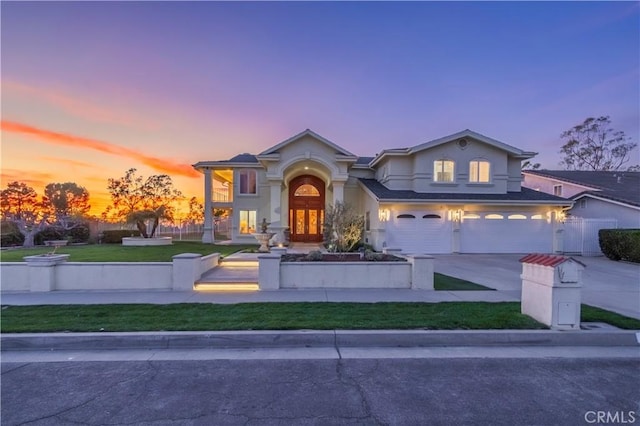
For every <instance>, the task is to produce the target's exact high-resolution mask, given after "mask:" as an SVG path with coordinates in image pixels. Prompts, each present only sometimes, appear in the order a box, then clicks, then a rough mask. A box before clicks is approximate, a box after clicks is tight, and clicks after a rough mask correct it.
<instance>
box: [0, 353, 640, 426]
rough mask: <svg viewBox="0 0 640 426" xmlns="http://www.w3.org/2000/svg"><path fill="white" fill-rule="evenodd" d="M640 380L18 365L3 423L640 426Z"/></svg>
mask: <svg viewBox="0 0 640 426" xmlns="http://www.w3.org/2000/svg"><path fill="white" fill-rule="evenodd" d="M576 350H579V348H576ZM639 372H640V361H639V360H638V359H633V358H631V359H629V358H627V359H571V358H530V359H529V358H520V359H509V358H503V359H490V358H485V359H483V358H476V359H473V358H471V359H433V358H431V359H425V358H423V359H404V358H398V359H297V360H294V359H289V360H201V361H183V360H172V361H147V362H140V361H127V362H90V361H89V362H34V363H18V362H12V363H3V364H2V398H1V403H2V407H1V413H0V414H1V416H2V425H21V424H29V425H105V424H106V425H111V424H117V425H123V424H136V425H307V424H309V425H345V424H347V425H348V424H358V425H377V424H389V425H450V424H453V425H464V424H469V425H509V426H513V425H584V424H594V423H589V422H587V420H593V419H596V417H595V416H597V412H603V411H604V412H608V413H611V415H614V413H618V414H617V415H618V419H622V418H625V419H626V420H627V423H630V421H629V420H631V419H632V418H633V419H634V423H639V424H640V413H638V410H640V405H639V403H640V373H639ZM629 412H632V413H631V414H630V413H629ZM591 413H593V414H591ZM585 416H586V417H585ZM620 416H623V417H620ZM625 416H626V417H625ZM618 423H621V422H620V421H619V422H618Z"/></svg>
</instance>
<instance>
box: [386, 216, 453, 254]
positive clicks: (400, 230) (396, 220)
mask: <svg viewBox="0 0 640 426" xmlns="http://www.w3.org/2000/svg"><path fill="white" fill-rule="evenodd" d="M386 229H387V234H386V240H387V247H394V248H400V249H402V252H403V253H416V254H418V253H424V254H436V253H451V240H452V232H451V222H449V221H447V220H446V219H445V215H444V213H443V212H425V211H422V212H417V211H407V212H393V214H392V215H391V217H390V218H389V221H388V222H387V228H386Z"/></svg>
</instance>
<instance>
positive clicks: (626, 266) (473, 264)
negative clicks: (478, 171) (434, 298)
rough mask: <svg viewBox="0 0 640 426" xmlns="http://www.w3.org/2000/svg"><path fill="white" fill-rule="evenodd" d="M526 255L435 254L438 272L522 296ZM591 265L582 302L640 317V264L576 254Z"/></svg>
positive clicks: (586, 263) (575, 257) (576, 257)
mask: <svg viewBox="0 0 640 426" xmlns="http://www.w3.org/2000/svg"><path fill="white" fill-rule="evenodd" d="M523 256H524V254H448V255H435V256H434V257H435V271H436V272H439V273H442V274H446V275H450V276H452V277H457V278H462V279H465V280H468V281H472V282H475V283H478V284H482V285H485V286H487V287H491V288H495V289H496V290H503V291H506V292H509V293H511V294H513V295H517V297H518V298H519V297H520V294H521V291H522V281H521V279H520V274H521V272H522V265H521V264H520V262H519V259H520V258H522V257H523ZM573 257H574V259H576V260H579V261H580V262H582V263H584V264H585V265H586V266H587V267H586V268H585V270H584V271H583V273H582V279H583V287H582V302H583V303H586V304H587V305H591V306H597V307H599V308H603V309H607V310H609V311H614V312H618V313H620V314H622V315H626V316H629V317H633V318H638V319H640V265H636V264H632V263H625V262H614V261H612V260H609V259H607V258H606V257H584V256H573Z"/></svg>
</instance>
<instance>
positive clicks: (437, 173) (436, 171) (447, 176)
mask: <svg viewBox="0 0 640 426" xmlns="http://www.w3.org/2000/svg"><path fill="white" fill-rule="evenodd" d="M453 169H454V162H453V161H451V160H436V161H434V162H433V181H434V182H453Z"/></svg>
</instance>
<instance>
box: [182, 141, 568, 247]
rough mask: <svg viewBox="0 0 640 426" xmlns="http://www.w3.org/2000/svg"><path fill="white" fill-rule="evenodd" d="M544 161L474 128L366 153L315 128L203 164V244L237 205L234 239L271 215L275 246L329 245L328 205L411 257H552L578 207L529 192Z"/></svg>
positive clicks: (247, 237) (243, 238) (374, 240)
mask: <svg viewBox="0 0 640 426" xmlns="http://www.w3.org/2000/svg"><path fill="white" fill-rule="evenodd" d="M534 155H536V153H534V152H527V151H522V150H520V149H518V148H515V147H513V146H510V145H507V144H505V143H502V142H499V141H497V140H494V139H491V138H488V137H486V136H483V135H480V134H478V133H475V132H473V131H471V130H464V131H462V132H459V133H456V134H453V135H450V136H446V137H444V138H440V139H436V140H433V141H430V142H426V143H423V144H420V145H417V146H414V147H411V148H399V149H388V150H384V151H382V152H381V153H379V154H377V155H376V156H375V157H359V156H356V155H354V154H352V153H351V152H349V151H347V150H346V149H344V148H342V147H340V146H338V145H336V144H334V143H333V142H331V141H329V140H327V139H325V138H323V137H322V136H320V135H318V134H316V133H314V132H313V131H311V130H305V131H303V132H302V133H300V134H297V135H295V136H293V137H291V138H290V139H287V140H285V141H283V142H281V143H279V144H277V145H275V146H273V147H271V148H268V149H266V150H265V151H263V152H261V153H260V154H258V155H251V154H240V155H237V156H235V157H233V158H231V159H230V160H225V161H201V162H198V163H197V164H195V165H194V168H195V169H197V170H199V171H200V172H202V173H204V187H205V216H206V217H205V233H204V235H203V241H204V242H212V241H213V238H214V236H213V221H212V215H211V212H212V210H213V209H228V210H229V212H230V216H231V217H232V223H233V225H232V233H231V235H230V237H231V239H232V240H233V241H234V242H253V241H255V240H254V238H253V237H252V236H251V234H252V233H254V232H259V230H260V223H261V222H262V220H263V218H264V219H266V221H267V222H268V223H269V224H270V226H269V227H270V229H271V230H272V231H274V232H276V233H277V235H276V236H275V237H274V240H275V241H274V242H283V241H284V239H285V237H286V236H289V239H290V241H292V242H297V241H300V242H320V241H322V223H323V221H324V212H325V209H326V208H327V207H328V206H329V205H331V204H333V203H335V202H338V201H339V202H345V203H347V204H350V205H352V206H354V207H355V208H356V209H358V210H359V211H361V212H362V215H363V216H364V217H365V230H364V238H365V241H366V242H367V243H369V244H371V245H373V246H374V247H375V248H376V249H378V250H380V249H382V248H383V247H393V248H400V249H402V250H403V252H405V253H529V252H553V251H554V249H555V248H556V247H558V241H556V239H557V237H554V236H557V235H560V233H557V232H556V230H557V227H558V223H559V221H560V220H561V219H562V210H563V209H566V208H568V207H570V206H571V204H572V202H571V201H569V200H566V199H564V198H561V197H557V196H554V195H549V194H546V193H544V192H540V191H533V190H531V189H527V188H522V187H521V180H522V175H521V166H520V165H521V162H522V161H523V160H526V159H529V158H531V157H533V156H534Z"/></svg>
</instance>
